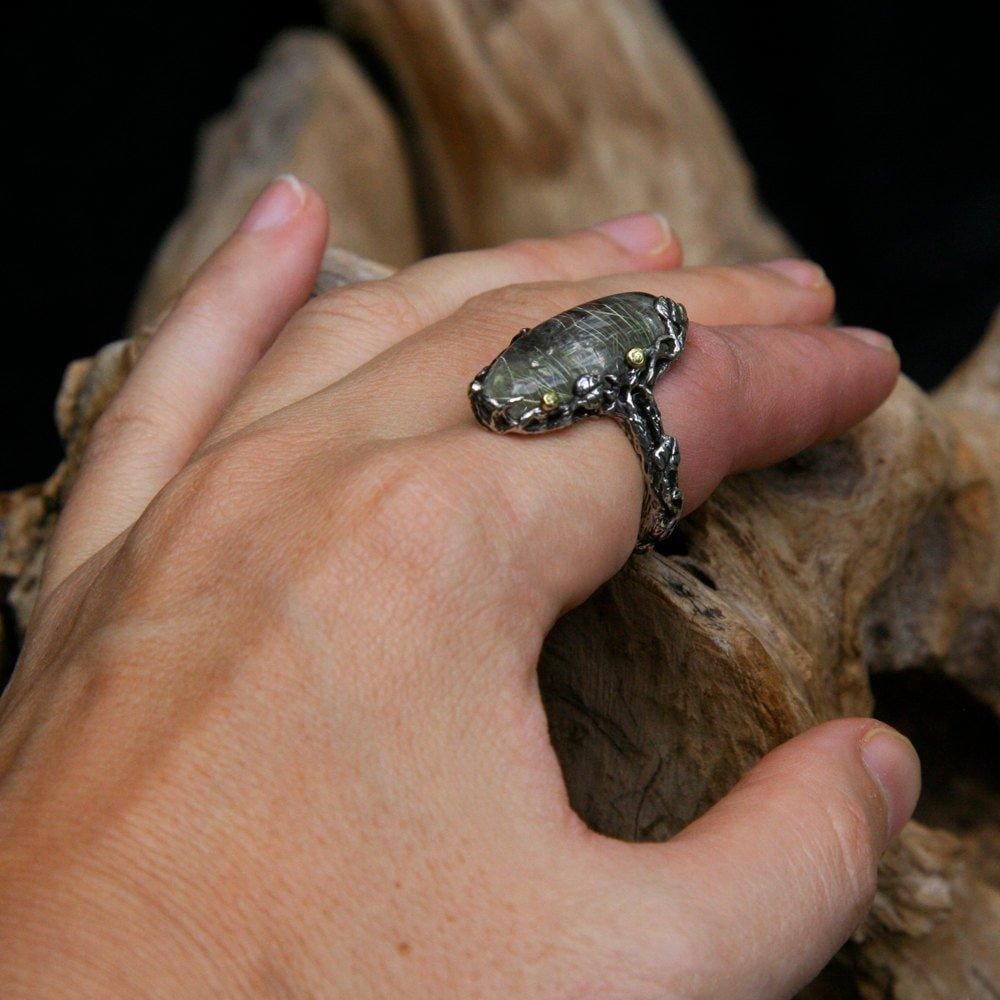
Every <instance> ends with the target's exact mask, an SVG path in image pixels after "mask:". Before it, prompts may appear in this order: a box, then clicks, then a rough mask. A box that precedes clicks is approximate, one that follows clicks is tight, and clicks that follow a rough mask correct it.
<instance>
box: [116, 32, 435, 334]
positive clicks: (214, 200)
mask: <svg viewBox="0 0 1000 1000" xmlns="http://www.w3.org/2000/svg"><path fill="white" fill-rule="evenodd" d="M282 173H294V174H295V175H296V176H298V177H300V178H301V179H302V180H304V181H307V182H308V183H310V184H311V185H312V186H313V187H315V188H316V189H317V190H318V191H319V192H320V194H322V195H323V197H324V199H325V200H326V204H327V208H328V210H329V214H330V239H331V241H332V242H334V243H336V244H337V245H338V246H342V247H350V248H351V250H352V251H353V252H354V253H357V254H361V255H363V256H366V257H371V258H375V259H378V260H380V261H385V263H387V264H390V265H394V266H396V265H400V264H406V263H409V262H411V261H414V260H416V259H417V258H418V257H420V256H421V241H420V234H419V227H418V224H417V215H416V209H415V206H414V198H413V190H412V184H411V180H410V168H409V163H408V159H407V154H406V151H405V149H404V147H403V145H402V142H401V138H400V132H399V128H398V127H397V125H396V122H395V120H394V119H393V118H392V116H391V114H390V112H389V110H388V108H387V106H386V104H385V102H384V101H383V99H382V98H381V97H380V96H379V95H378V93H377V92H376V91H375V90H374V89H373V87H372V85H371V84H370V83H369V82H368V80H367V79H366V78H365V77H364V75H363V74H362V73H361V71H360V70H359V69H358V67H357V66H356V65H355V63H354V60H353V59H352V58H351V57H350V55H349V54H348V53H347V50H346V49H345V48H344V47H343V45H342V44H341V43H340V42H338V41H337V40H336V39H334V38H332V37H330V36H329V35H326V34H323V33H320V32H315V31H291V32H287V33H286V34H284V35H282V36H280V37H279V38H278V39H277V40H276V41H275V42H274V43H273V44H272V45H271V46H270V47H269V48H268V50H267V51H266V52H265V54H264V57H263V59H262V62H261V65H260V67H259V68H258V69H257V70H256V71H255V72H254V73H253V74H252V75H251V76H250V77H248V78H247V80H246V81H244V83H243V85H242V86H241V88H240V92H239V95H238V97H237V100H236V103H235V104H234V106H233V107H232V108H230V109H229V111H227V112H226V113H225V114H224V115H222V116H220V117H219V118H217V119H216V120H215V121H213V122H211V123H210V124H209V125H208V126H207V127H206V128H205V130H204V133H203V134H202V137H201V142H200V146H199V151H198V159H197V166H196V169H195V172H194V177H193V180H192V188H191V198H190V203H189V205H188V207H187V208H186V209H185V211H184V213H183V215H181V217H180V218H179V219H178V220H177V222H176V223H175V224H174V225H173V227H172V228H171V229H170V232H169V233H167V235H166V237H165V238H164V241H163V243H162V245H161V246H160V249H159V251H158V253H157V255H156V258H155V259H154V261H153V264H152V266H151V268H150V271H149V274H148V275H147V277H146V280H145V282H144V284H143V288H142V290H141V292H140V294H139V297H138V300H137V302H136V305H135V308H134V312H133V319H132V323H131V325H130V330H129V332H130V333H135V332H137V331H138V330H139V329H141V328H142V327H143V326H147V325H149V324H150V323H153V322H154V321H155V320H156V318H157V317H158V316H159V315H160V314H161V313H162V311H163V310H164V308H165V307H166V306H167V304H168V303H170V302H171V301H172V300H173V298H174V297H175V296H176V294H177V293H178V291H179V290H180V289H181V288H183V287H184V285H186V284H187V282H188V280H189V279H190V278H191V276H192V275H193V274H194V272H195V270H196V269H197V268H198V266H199V265H200V264H201V263H202V261H204V260H205V258H206V257H208V255H209V254H210V253H211V252H212V251H213V250H214V249H215V248H216V247H217V246H219V244H221V243H222V241H223V240H225V239H226V238H227V237H228V236H229V234H230V233H231V232H232V231H233V229H235V228H236V226H237V225H238V224H239V221H240V219H241V218H242V217H243V215H244V214H245V213H246V211H247V209H248V208H249V207H250V204H251V203H252V201H253V199H254V198H255V197H256V196H257V195H258V194H259V193H260V191H261V190H262V189H263V187H264V186H265V185H266V184H267V183H268V182H269V181H270V180H272V179H273V178H274V177H275V176H277V175H278V174H282Z"/></svg>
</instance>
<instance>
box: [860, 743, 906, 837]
mask: <svg viewBox="0 0 1000 1000" xmlns="http://www.w3.org/2000/svg"><path fill="white" fill-rule="evenodd" d="M861 759H862V760H863V761H864V764H865V768H866V770H867V771H868V773H869V774H870V775H871V776H872V780H873V781H874V782H875V784H876V785H877V786H878V789H879V791H880V792H881V793H882V799H883V801H884V802H885V812H886V817H887V822H888V831H887V833H888V839H889V840H892V838H893V837H895V836H896V834H898V833H899V831H900V830H902V829H903V827H904V825H905V824H906V822H907V820H909V818H910V816H912V815H913V810H914V808H915V807H916V804H917V799H918V798H920V758H919V757H917V751H916V750H914V749H913V744H912V743H911V742H910V741H909V740H908V739H907V738H906V737H905V736H903V735H902V734H901V733H897V732H896V731H895V730H894V729H889V728H887V727H885V726H876V727H874V728H873V729H869V730H868V732H867V733H866V734H865V736H864V738H863V739H862V740H861Z"/></svg>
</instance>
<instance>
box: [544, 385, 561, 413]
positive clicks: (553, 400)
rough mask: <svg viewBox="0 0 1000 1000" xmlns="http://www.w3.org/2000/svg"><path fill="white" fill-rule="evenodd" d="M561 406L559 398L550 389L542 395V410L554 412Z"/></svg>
mask: <svg viewBox="0 0 1000 1000" xmlns="http://www.w3.org/2000/svg"><path fill="white" fill-rule="evenodd" d="M558 405H559V397H558V396H557V395H556V394H555V393H554V392H553V391H552V390H551V389H550V390H549V391H548V392H543V393H542V409H543V410H554V409H555V408H556V407H557V406H558Z"/></svg>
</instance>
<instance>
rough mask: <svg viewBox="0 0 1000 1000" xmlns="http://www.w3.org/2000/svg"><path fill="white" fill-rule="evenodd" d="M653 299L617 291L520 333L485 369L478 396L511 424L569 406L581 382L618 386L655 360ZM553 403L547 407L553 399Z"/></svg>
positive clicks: (660, 324) (659, 327) (658, 331)
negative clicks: (500, 409) (638, 355)
mask: <svg viewBox="0 0 1000 1000" xmlns="http://www.w3.org/2000/svg"><path fill="white" fill-rule="evenodd" d="M655 306H656V296H654V295H647V294H646V293H645V292H622V293H620V294H618V295H608V296H606V297H604V298H602V299H595V300H594V301H593V302H585V303H583V304H582V305H579V306H574V307H573V308H572V309H567V310H566V312H562V313H559V315H558V316H553V317H552V318H551V319H548V320H546V321H545V322H544V323H540V324H539V325H538V326H535V327H532V328H531V329H529V330H526V331H524V332H523V333H522V334H520V336H518V337H516V338H515V339H514V340H513V341H512V343H511V344H510V346H509V347H508V348H507V349H506V350H505V351H504V352H503V353H502V354H501V355H500V356H499V357H498V358H497V359H496V361H494V362H493V364H492V365H490V367H489V368H488V369H487V370H486V372H485V373H484V375H483V377H482V379H481V380H480V381H481V383H482V392H483V395H485V396H486V397H488V398H490V399H493V400H496V401H497V402H498V403H501V404H509V405H507V408H506V411H505V412H506V416H507V417H508V418H509V420H510V421H511V422H512V423H515V424H516V423H517V422H518V421H519V420H520V419H521V418H522V417H523V416H524V415H525V414H526V413H528V412H530V411H531V410H534V409H537V408H540V407H541V408H542V409H545V410H550V409H553V408H554V407H555V406H559V405H562V404H564V403H567V402H569V401H570V400H571V399H572V398H573V396H574V389H575V387H576V385H577V383H578V381H579V380H580V379H581V378H584V377H587V378H588V379H593V384H596V383H597V381H599V380H600V379H602V378H603V377H604V376H607V375H610V376H613V377H614V378H616V379H617V380H619V381H624V380H625V378H626V377H627V375H628V373H629V371H630V370H631V369H632V368H635V367H641V364H639V365H636V364H635V362H634V361H631V360H630V356H631V355H632V352H633V351H640V352H642V361H643V362H644V361H645V358H646V357H647V356H650V355H655V348H656V345H657V344H658V343H659V342H660V341H661V340H662V339H663V336H664V332H665V328H664V321H663V319H662V318H661V317H660V315H659V313H658V312H657V311H656V308H655ZM550 393H551V394H553V396H554V399H555V403H554V404H553V405H551V406H549V405H546V403H547V402H551V401H552V399H553V396H550V395H547V394H550Z"/></svg>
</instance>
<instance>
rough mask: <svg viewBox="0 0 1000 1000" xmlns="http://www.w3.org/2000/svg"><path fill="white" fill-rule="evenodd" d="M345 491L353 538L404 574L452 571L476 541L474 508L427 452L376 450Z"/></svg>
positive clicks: (445, 463)
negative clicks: (387, 559)
mask: <svg viewBox="0 0 1000 1000" xmlns="http://www.w3.org/2000/svg"><path fill="white" fill-rule="evenodd" d="M346 489H347V496H346V497H344V498H342V502H343V500H346V501H347V504H346V506H347V507H348V509H349V511H350V514H349V522H348V523H349V524H350V531H351V533H352V535H353V536H354V538H355V539H360V540H363V541H364V543H365V544H366V545H370V546H373V547H375V548H376V549H380V550H381V551H382V552H383V554H385V555H387V556H389V557H391V560H392V561H393V562H394V563H395V564H396V565H398V566H400V567H402V568H404V569H409V570H413V571H415V572H417V573H420V574H425V573H426V574H434V573H435V571H436V570H437V569H442V570H445V569H447V568H448V567H453V566H454V561H455V559H456V557H461V556H462V554H463V552H464V551H466V550H467V548H468V547H469V546H470V545H471V544H473V543H475V542H476V541H477V540H478V539H479V538H480V536H481V535H482V531H483V525H482V517H481V514H480V509H479V504H478V503H477V502H476V500H475V498H474V497H473V496H472V494H471V491H469V490H468V489H466V488H465V486H464V485H463V483H462V481H461V479H460V477H457V476H456V475H455V474H454V470H453V467H452V463H451V462H450V461H449V459H448V457H447V456H446V455H444V454H441V453H440V451H437V450H435V449H434V448H433V447H431V448H423V449H421V450H419V451H418V450H416V449H412V448H409V447H406V446H405V445H393V446H388V447H384V448H382V449H379V450H378V451H376V452H374V453H373V454H369V455H368V456H366V457H365V458H364V459H363V460H361V461H360V462H359V463H358V464H357V466H356V467H355V469H354V470H353V473H352V475H351V476H350V477H349V484H348V486H347V487H346Z"/></svg>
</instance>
